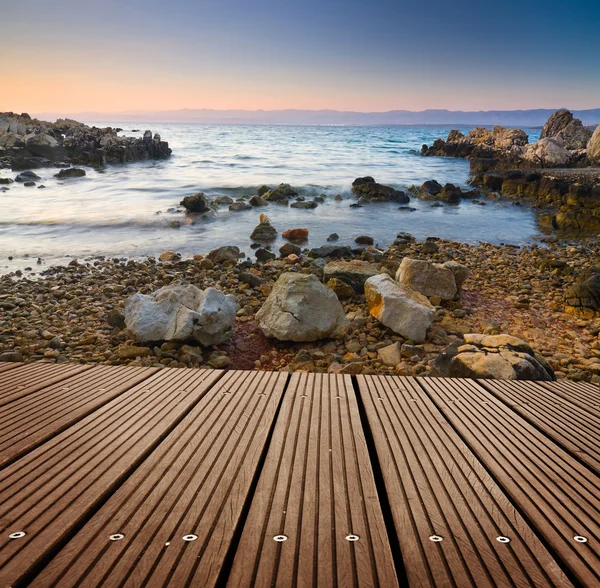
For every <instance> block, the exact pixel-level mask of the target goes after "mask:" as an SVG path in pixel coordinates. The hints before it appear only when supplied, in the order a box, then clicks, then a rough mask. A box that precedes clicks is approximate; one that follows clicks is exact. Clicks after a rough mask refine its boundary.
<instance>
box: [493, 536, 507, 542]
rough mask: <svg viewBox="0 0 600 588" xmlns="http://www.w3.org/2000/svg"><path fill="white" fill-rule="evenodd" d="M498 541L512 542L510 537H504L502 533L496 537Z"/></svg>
mask: <svg viewBox="0 0 600 588" xmlns="http://www.w3.org/2000/svg"><path fill="white" fill-rule="evenodd" d="M496 541H498V543H510V539H509V538H508V537H502V535H501V536H500V537H496Z"/></svg>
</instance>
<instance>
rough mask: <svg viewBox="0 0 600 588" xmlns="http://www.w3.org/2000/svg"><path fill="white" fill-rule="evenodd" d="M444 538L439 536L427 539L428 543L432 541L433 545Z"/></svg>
mask: <svg viewBox="0 0 600 588" xmlns="http://www.w3.org/2000/svg"><path fill="white" fill-rule="evenodd" d="M443 540H444V538H443V537H440V536H439V535H431V537H429V541H433V542H434V543H439V542H440V541H443Z"/></svg>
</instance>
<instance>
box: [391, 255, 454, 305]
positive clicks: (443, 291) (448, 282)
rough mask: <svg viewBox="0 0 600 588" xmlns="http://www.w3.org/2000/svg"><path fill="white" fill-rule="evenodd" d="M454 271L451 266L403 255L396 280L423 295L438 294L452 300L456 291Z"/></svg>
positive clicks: (443, 298)
mask: <svg viewBox="0 0 600 588" xmlns="http://www.w3.org/2000/svg"><path fill="white" fill-rule="evenodd" d="M455 271H456V270H454V271H453V268H452V267H445V266H443V265H441V264H439V263H432V262H431V261H424V260H421V259H410V258H409V257H405V258H404V259H403V260H402V263H401V264H400V267H399V268H398V271H397V272H396V280H397V281H398V282H400V284H403V285H404V286H408V287H409V288H412V289H413V290H416V291H417V292H419V293H420V294H423V296H439V297H440V298H441V299H442V300H453V299H454V297H455V296H456V293H457V292H458V288H457V287H456V278H455V277H454V275H455ZM463 281H464V280H463ZM461 285H462V282H461Z"/></svg>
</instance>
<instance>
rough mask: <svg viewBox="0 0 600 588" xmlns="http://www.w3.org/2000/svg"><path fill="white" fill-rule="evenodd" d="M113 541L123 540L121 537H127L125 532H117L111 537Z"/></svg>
mask: <svg viewBox="0 0 600 588" xmlns="http://www.w3.org/2000/svg"><path fill="white" fill-rule="evenodd" d="M109 539H110V540H111V541H121V539H125V535H123V533H115V534H114V535H111V536H110V537H109Z"/></svg>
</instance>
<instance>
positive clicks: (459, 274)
mask: <svg viewBox="0 0 600 588" xmlns="http://www.w3.org/2000/svg"><path fill="white" fill-rule="evenodd" d="M443 267H445V268H447V269H449V270H450V271H451V272H452V273H453V274H454V282H455V283H456V290H457V292H460V291H461V290H462V287H463V284H464V283H465V281H466V280H467V278H468V277H469V274H470V271H469V268H468V267H467V266H466V265H463V264H462V263H458V262H457V261H447V262H446V263H444V264H443Z"/></svg>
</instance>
